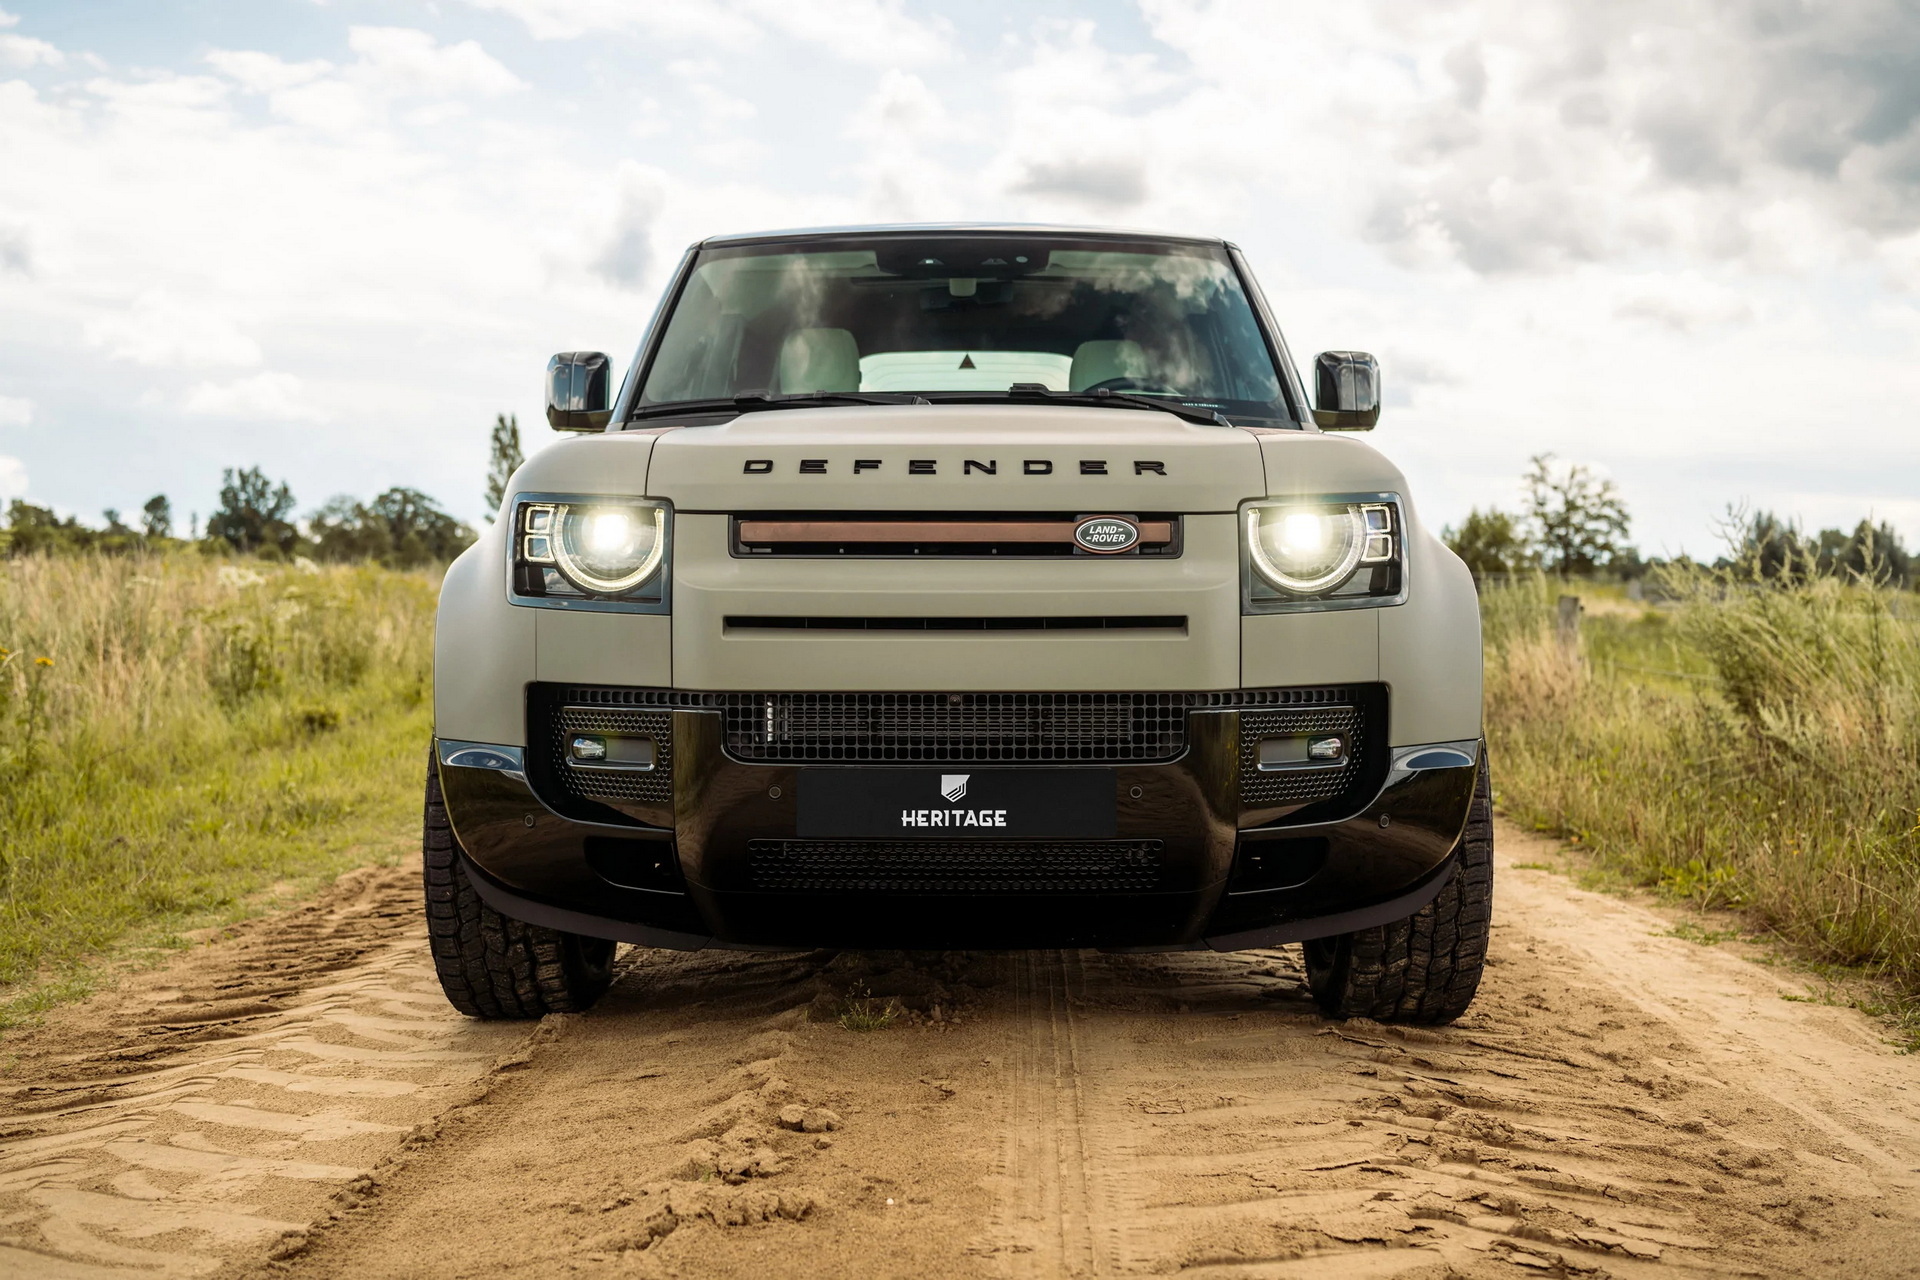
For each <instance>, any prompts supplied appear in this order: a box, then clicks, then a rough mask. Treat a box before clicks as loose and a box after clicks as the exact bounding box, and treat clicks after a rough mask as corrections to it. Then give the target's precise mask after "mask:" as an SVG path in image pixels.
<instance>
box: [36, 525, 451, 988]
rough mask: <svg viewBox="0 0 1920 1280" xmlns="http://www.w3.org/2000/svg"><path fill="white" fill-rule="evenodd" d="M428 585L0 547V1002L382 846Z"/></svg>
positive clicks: (403, 748)
mask: <svg viewBox="0 0 1920 1280" xmlns="http://www.w3.org/2000/svg"><path fill="white" fill-rule="evenodd" d="M433 604H434V583H433V581H432V580H431V578H430V576H429V575H428V574H425V573H400V572H394V571H391V570H386V569H380V568H374V567H342V566H330V567H326V568H317V567H314V566H311V565H302V566H298V567H295V566H283V565H268V564H264V563H258V562H246V561H238V562H222V561H218V560H210V559H207V558H204V557H202V556H200V555H197V554H193V553H176V554H173V555H168V556H158V557H132V558H125V557H105V556H96V555H86V554H79V555H62V556H54V557H47V556H34V557H24V558H20V559H15V560H10V561H4V562H0V988H10V989H11V990H10V991H0V1004H6V1005H8V1006H9V1007H11V1008H12V1009H14V1011H15V1012H18V1011H19V1010H20V1009H21V1008H23V1007H31V1006H33V1005H35V1004H36V1003H39V1002H41V1001H43V999H44V997H45V995H46V993H47V992H48V991H49V990H50V989H52V988H51V987H50V986H49V984H50V983H51V984H52V985H53V987H57V986H58V985H59V983H60V981H61V979H62V977H63V976H65V975H70V974H71V973H73V972H75V971H76V969H75V966H76V965H77V964H78V963H79V962H81V961H83V960H84V959H85V958H87V957H89V956H93V955H97V954H99V953H100V952H102V951H103V950H107V949H110V948H112V947H113V946H114V945H115V944H117V943H120V942H123V941H126V940H128V939H136V940H138V939H144V940H153V939H158V938H164V937H165V936H166V935H167V933H168V932H169V931H171V930H175V929H178V928H181V927H183V926H186V925H190V924H195V923H203V922H205V921H206V920H208V919H211V918H218V917H219V916H220V915H222V914H223V913H231V912H233V911H235V910H238V909H240V908H242V907H243V906H244V905H245V904H246V902H247V901H248V899H249V898H250V897H252V896H254V895H258V894H260V893H261V892H262V891H263V890H267V889H269V888H270V887H272V886H274V885H275V884H277V883H281V882H286V881H295V882H298V881H301V880H303V879H306V878H311V877H314V876H318V875H324V874H327V873H329V872H334V871H338V870H340V869H343V868H344V867H346V866H350V865H354V864H355V863H358V862H365V861H369V860H371V858H370V853H369V842H371V844H373V845H380V844H382V843H384V844H386V845H388V846H391V844H392V840H393V836H392V833H393V832H395V831H400V830H404V829H405V826H404V819H405V817H406V815H407V814H408V813H409V812H410V810H411V809H412V808H413V807H414V806H415V805H417V803H418V795H417V791H418V785H419V777H418V774H419V772H420V767H421V761H420V757H421V753H422V751H423V750H424V744H425V742H426V738H427V734H428V720H429V716H428V710H427V702H428V698H427V692H428V681H429V663H430V659H431V652H430V650H431V639H430V637H431V625H430V620H431V617H432V610H433ZM388 851H389V852H390V849H389V850H388ZM5 1016H6V1015H5V1013H4V1011H3V1010H0V1021H3V1020H4V1017H5Z"/></svg>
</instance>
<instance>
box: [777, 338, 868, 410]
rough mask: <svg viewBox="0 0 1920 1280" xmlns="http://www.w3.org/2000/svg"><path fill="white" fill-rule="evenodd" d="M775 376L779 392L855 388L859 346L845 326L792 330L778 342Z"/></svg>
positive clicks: (856, 384)
mask: <svg viewBox="0 0 1920 1280" xmlns="http://www.w3.org/2000/svg"><path fill="white" fill-rule="evenodd" d="M775 376H776V377H777V378H778V379H779V386H778V387H777V388H776V391H777V393H778V394H780V395H788V396H790V395H802V394H805V393H806V392H809V391H858V390H859V389H860V348H859V347H858V346H857V345H856V344H855V343H854V341H853V335H852V334H851V333H848V332H847V331H846V330H845V329H795V330H794V331H793V332H792V333H790V334H788V335H787V339H786V341H785V342H782V343H781V344H780V361H779V364H778V365H777V366H776V367H775Z"/></svg>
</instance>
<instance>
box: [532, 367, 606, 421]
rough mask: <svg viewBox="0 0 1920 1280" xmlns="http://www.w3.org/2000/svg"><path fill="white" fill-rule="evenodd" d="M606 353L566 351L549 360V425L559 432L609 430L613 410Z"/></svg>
mask: <svg viewBox="0 0 1920 1280" xmlns="http://www.w3.org/2000/svg"><path fill="white" fill-rule="evenodd" d="M610 367H611V366H610V365H609V364H608V363H607V357H606V356H605V354H603V353H602V352H599V351H562V352H561V353H560V354H559V355H557V356H555V357H554V358H553V359H551V360H549V361H547V425H548V426H550V427H552V428H553V429H554V430H555V431H605V430H606V429H607V420H608V419H609V418H611V417H612V416H613V410H612V409H611V408H609V407H608V405H607V395H608V391H607V374H608V371H609V369H610Z"/></svg>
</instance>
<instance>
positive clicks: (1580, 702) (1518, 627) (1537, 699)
mask: <svg viewBox="0 0 1920 1280" xmlns="http://www.w3.org/2000/svg"><path fill="white" fill-rule="evenodd" d="M1664 585H1665V586H1666V587H1667V589H1668V590H1669V591H1670V592H1671V593H1672V596H1673V600H1672V602H1671V604H1669V605H1667V606H1665V607H1662V608H1660V609H1657V610H1656V609H1651V608H1642V607H1634V608H1626V607H1616V608H1607V609H1603V610H1590V611H1589V614H1588V616H1587V618H1586V619H1585V621H1584V623H1583V625H1582V635H1581V639H1580V643H1579V645H1578V647H1577V648H1575V649H1571V650H1570V649H1568V648H1566V647H1564V646H1563V645H1562V643H1561V642H1560V641H1559V640H1558V638H1557V637H1556V635H1555V632H1554V628H1553V621H1552V615H1553V605H1554V597H1555V596H1556V595H1558V594H1559V593H1560V592H1561V591H1562V590H1569V591H1573V592H1576V593H1579V594H1583V595H1589V596H1591V595H1592V594H1593V593H1594V591H1595V589H1594V588H1592V587H1587V586H1574V587H1567V588H1563V587H1562V586H1560V585H1559V584H1556V583H1550V582H1548V581H1546V580H1544V579H1535V580H1533V581H1524V580H1523V581H1518V582H1512V583H1508V584H1504V585H1501V586H1497V587H1490V588H1489V589H1488V590H1487V592H1486V595H1485V596H1484V601H1483V602H1484V606H1485V616H1486V621H1487V645H1488V652H1487V677H1488V680H1487V689H1488V724H1489V735H1490V737H1491V739H1492V746H1493V755H1494V769H1495V778H1496V781H1497V783H1498V784H1499V785H1500V790H1501V792H1502V800H1503V802H1504V803H1505V804H1506V806H1507V807H1508V808H1509V810H1511V811H1513V812H1514V813H1515V814H1516V816H1519V817H1522V818H1525V819H1530V820H1532V821H1533V822H1534V823H1535V824H1536V825H1538V826H1540V827H1541V828H1542V829H1547V830H1552V831H1555V832H1558V833H1560V834H1564V835H1567V836H1569V837H1572V838H1574V839H1577V840H1579V841H1581V842H1582V843H1585V844H1587V845H1589V846H1591V847H1592V848H1593V849H1594V850H1595V851H1596V852H1597V853H1598V854H1599V856H1600V857H1601V858H1602V860H1603V861H1604V862H1605V863H1606V864H1608V865H1609V866H1611V867H1613V868H1614V869H1616V870H1618V871H1621V872H1623V873H1625V874H1626V875H1628V876H1630V877H1631V878H1633V879H1634V880H1636V881H1639V882H1641V883H1644V884H1649V885H1655V886H1658V887H1660V888H1661V889H1663V890H1664V891H1666V892H1668V893H1670V894H1673V895H1675V896H1678V897H1682V898H1686V899H1689V900H1692V901H1694V902H1696V903H1699V904H1701V905H1703V906H1735V907H1739V908H1742V909H1744V910H1746V911H1748V912H1750V913H1752V914H1753V915H1754V916H1755V917H1756V918H1757V919H1758V921H1759V922H1760V923H1762V924H1764V925H1765V926H1766V927H1768V928H1770V929H1771V930H1773V931H1775V932H1776V933H1778V934H1780V935H1782V936H1784V937H1785V938H1787V939H1789V940H1790V941H1792V942H1793V943H1795V944H1797V945H1798V946H1800V947H1801V948H1803V949H1804V950H1805V952H1806V953H1808V954H1810V955H1812V956H1815V957H1817V958H1818V959H1821V960H1825V961H1832V962H1838V963H1842V964H1848V965H1860V966H1865V967H1867V968H1869V969H1871V970H1873V971H1875V972H1877V973H1879V974H1880V975H1882V976H1884V977H1886V978H1888V979H1890V980H1892V981H1893V982H1895V983H1896V984H1898V986H1899V988H1901V989H1902V990H1904V991H1906V992H1908V993H1910V994H1915V995H1920V623H1917V621H1916V616H1917V615H1920V608H1916V604H1920V601H1916V599H1915V597H1914V596H1913V595H1911V594H1908V593H1902V592H1898V591H1891V590H1883V589H1877V588H1873V587H1869V586H1865V585H1860V584H1855V583H1845V582H1841V581H1837V580H1834V579H1822V580H1816V581H1813V582H1810V583H1804V584H1800V585H1797V586H1758V585H1752V584H1741V583H1737V582H1734V581H1732V580H1730V579H1728V578H1725V577H1721V576H1716V575H1713V574H1710V573H1706V572H1702V571H1694V572H1690V573H1685V574H1675V575H1673V576H1672V577H1671V578H1670V579H1669V580H1668V582H1667V583H1665V584H1664Z"/></svg>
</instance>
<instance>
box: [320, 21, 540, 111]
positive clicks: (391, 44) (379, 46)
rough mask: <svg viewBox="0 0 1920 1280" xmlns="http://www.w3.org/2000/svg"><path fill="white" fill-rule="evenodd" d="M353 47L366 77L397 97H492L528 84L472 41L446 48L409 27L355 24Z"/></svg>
mask: <svg viewBox="0 0 1920 1280" xmlns="http://www.w3.org/2000/svg"><path fill="white" fill-rule="evenodd" d="M347 47H348V48H349V49H352V50H353V51H354V52H355V53H357V54H359V55H360V65H359V66H358V67H357V68H356V71H357V72H358V73H359V74H360V75H361V76H362V78H364V79H365V80H367V81H369V82H371V83H375V84H378V85H380V86H382V87H383V88H385V89H386V90H387V91H388V92H389V93H392V94H394V95H395V96H400V95H403V94H411V95H419V96H423V97H438V96H442V95H445V96H451V97H464V96H466V95H468V94H474V95H478V96H481V97H491V96H494V95H497V94H502V93H511V92H513V91H514V90H516V89H524V88H526V85H525V84H524V83H523V82H522V81H521V79H520V77H518V76H516V75H514V74H513V72H511V71H509V70H507V69H506V68H505V67H504V66H502V65H500V63H498V62H496V61H495V60H494V59H493V58H492V57H491V56H490V55H488V53H487V51H486V50H484V49H482V48H481V47H480V46H479V45H478V44H476V43H474V42H473V41H472V40H462V41H461V42H460V43H459V44H453V45H444V46H443V45H439V44H436V43H435V42H434V39H433V37H432V36H430V35H428V34H427V33H426V32H424V31H415V30H412V29H410V28H407V27H353V28H350V29H349V30H348V32H347Z"/></svg>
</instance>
